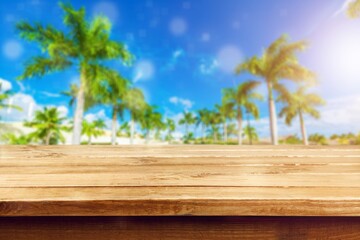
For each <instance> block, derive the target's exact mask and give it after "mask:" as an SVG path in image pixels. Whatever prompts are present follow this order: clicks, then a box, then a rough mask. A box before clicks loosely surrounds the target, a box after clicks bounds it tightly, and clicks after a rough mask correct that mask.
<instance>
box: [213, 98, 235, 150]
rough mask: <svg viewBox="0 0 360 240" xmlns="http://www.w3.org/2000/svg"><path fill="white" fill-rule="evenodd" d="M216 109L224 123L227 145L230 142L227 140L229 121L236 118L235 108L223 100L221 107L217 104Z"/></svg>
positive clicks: (224, 136) (224, 135)
mask: <svg viewBox="0 0 360 240" xmlns="http://www.w3.org/2000/svg"><path fill="white" fill-rule="evenodd" d="M215 108H216V110H217V111H218V112H219V114H220V118H221V121H222V122H223V138H224V142H225V144H226V143H227V141H228V140H227V138H228V134H227V121H228V120H231V119H233V118H234V116H235V111H234V108H233V106H232V104H231V102H227V101H226V99H225V98H223V99H222V103H221V105H219V104H216V105H215Z"/></svg>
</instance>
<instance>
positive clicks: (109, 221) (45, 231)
mask: <svg viewBox="0 0 360 240" xmlns="http://www.w3.org/2000/svg"><path fill="white" fill-rule="evenodd" d="M0 239H11V240H28V239H39V240H63V239H67V240H80V239H87V240H98V239H112V240H123V239H127V240H143V239H147V240H159V239H172V240H177V239H179V240H183V239H189V240H213V239H214V240H218V239H222V240H230V239H245V240H246V239H254V240H258V239H268V240H272V239H275V240H278V239H287V240H303V239H347V240H357V239H360V218H343V217H342V218H319V217H316V218H308V217H96V218H94V217H66V218H64V217H51V218H49V217H45V218H44V217H42V218H0Z"/></svg>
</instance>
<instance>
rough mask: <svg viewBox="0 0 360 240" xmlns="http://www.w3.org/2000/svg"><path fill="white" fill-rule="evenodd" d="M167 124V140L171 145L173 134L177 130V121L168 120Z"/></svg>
mask: <svg viewBox="0 0 360 240" xmlns="http://www.w3.org/2000/svg"><path fill="white" fill-rule="evenodd" d="M165 124H166V129H167V130H168V131H167V135H166V140H167V141H168V142H169V143H171V140H172V139H173V136H172V134H173V132H174V131H175V128H176V126H175V121H174V120H172V119H171V118H167V119H166V123H165Z"/></svg>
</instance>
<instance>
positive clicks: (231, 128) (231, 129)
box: [227, 123, 238, 137]
mask: <svg viewBox="0 0 360 240" xmlns="http://www.w3.org/2000/svg"><path fill="white" fill-rule="evenodd" d="M227 133H228V136H230V137H231V136H232V137H235V136H236V135H237V134H238V127H237V125H236V124H235V123H230V124H228V125H227Z"/></svg>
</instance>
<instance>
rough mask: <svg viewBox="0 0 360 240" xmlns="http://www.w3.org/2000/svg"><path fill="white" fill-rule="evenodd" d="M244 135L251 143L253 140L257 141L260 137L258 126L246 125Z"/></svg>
mask: <svg viewBox="0 0 360 240" xmlns="http://www.w3.org/2000/svg"><path fill="white" fill-rule="evenodd" d="M244 135H245V136H246V138H247V139H248V141H249V143H250V144H252V141H253V140H255V141H257V140H258V139H259V136H258V134H257V132H256V128H254V127H251V126H250V125H247V126H246V127H244Z"/></svg>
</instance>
